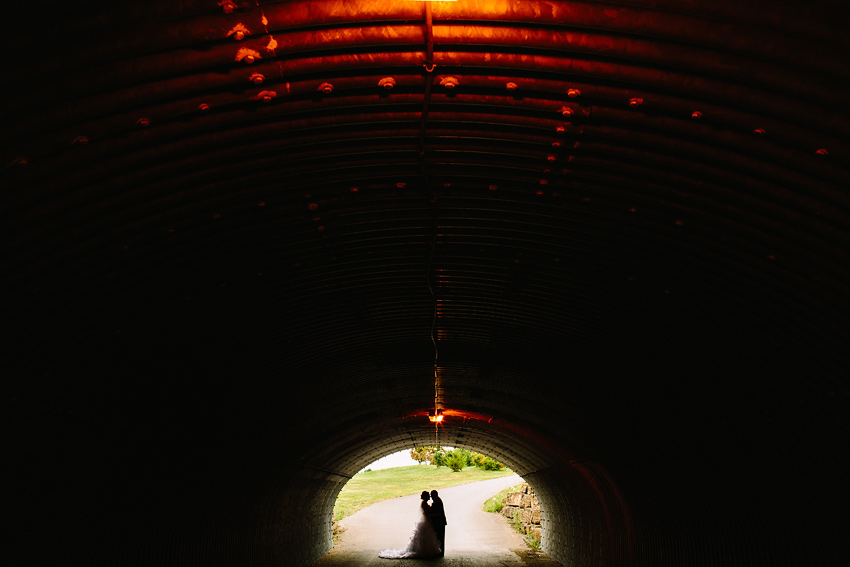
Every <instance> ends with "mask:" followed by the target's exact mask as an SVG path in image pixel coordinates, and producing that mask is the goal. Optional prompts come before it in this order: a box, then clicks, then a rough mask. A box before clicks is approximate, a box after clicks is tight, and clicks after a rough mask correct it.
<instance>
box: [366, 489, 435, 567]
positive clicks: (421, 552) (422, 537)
mask: <svg viewBox="0 0 850 567" xmlns="http://www.w3.org/2000/svg"><path fill="white" fill-rule="evenodd" d="M420 498H422V502H421V503H420V504H419V519H418V520H417V521H416V525H415V526H414V528H413V534H411V536H410V539H409V540H408V542H407V547H405V548H404V549H385V550H384V551H382V552H381V553H379V554H378V557H383V558H385V559H406V558H423V559H424V558H431V557H442V556H443V555H445V551H446V523H447V522H446V511H445V509H444V508H443V501H442V500H441V499H440V496H439V495H438V494H437V491H436V490H432V491H431V492H430V493H429V492H428V491H427V490H425V491H423V492H422V494H421V495H420ZM429 498H430V499H431V503H430V504H428V499H429Z"/></svg>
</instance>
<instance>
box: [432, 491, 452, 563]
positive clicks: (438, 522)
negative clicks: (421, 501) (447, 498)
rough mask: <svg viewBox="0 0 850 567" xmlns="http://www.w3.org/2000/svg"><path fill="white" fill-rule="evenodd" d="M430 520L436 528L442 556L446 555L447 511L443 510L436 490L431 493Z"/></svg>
mask: <svg viewBox="0 0 850 567" xmlns="http://www.w3.org/2000/svg"><path fill="white" fill-rule="evenodd" d="M428 519H429V520H431V525H432V526H434V531H435V532H437V539H439V540H440V555H439V557H442V556H444V555H445V554H446V524H447V523H448V522H446V510H445V509H444V508H443V501H442V500H441V499H440V497H439V496H438V495H437V491H436V490H432V491H431V513H430V514H428Z"/></svg>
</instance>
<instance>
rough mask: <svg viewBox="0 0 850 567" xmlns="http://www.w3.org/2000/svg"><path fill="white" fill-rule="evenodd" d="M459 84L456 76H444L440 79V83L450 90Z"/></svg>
mask: <svg viewBox="0 0 850 567" xmlns="http://www.w3.org/2000/svg"><path fill="white" fill-rule="evenodd" d="M459 84H460V82H459V81H458V80H457V79H456V78H455V77H443V78H442V79H440V85H442V86H444V87H445V88H447V89H449V90H451V89H453V88H455V87H457V86H458V85H459Z"/></svg>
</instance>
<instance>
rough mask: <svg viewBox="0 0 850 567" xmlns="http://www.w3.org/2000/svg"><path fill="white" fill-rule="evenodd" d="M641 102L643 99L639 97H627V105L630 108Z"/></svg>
mask: <svg viewBox="0 0 850 567" xmlns="http://www.w3.org/2000/svg"><path fill="white" fill-rule="evenodd" d="M642 104H643V99H642V98H640V97H634V98H630V99H629V106H631V107H632V108H637V107H638V106H640V105H642Z"/></svg>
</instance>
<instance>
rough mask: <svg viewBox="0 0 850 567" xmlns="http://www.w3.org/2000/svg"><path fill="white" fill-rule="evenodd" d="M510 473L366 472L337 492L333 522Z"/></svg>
mask: <svg viewBox="0 0 850 567" xmlns="http://www.w3.org/2000/svg"><path fill="white" fill-rule="evenodd" d="M512 474H514V472H513V471H511V470H508V469H504V470H501V471H485V470H481V469H479V468H476V467H466V468H465V469H463V470H462V471H460V472H452V471H451V469H449V468H448V467H435V466H432V465H412V466H409V467H395V468H391V469H383V470H380V471H365V472H362V473H358V474H356V475H354V477H353V478H352V479H351V480H350V481H348V484H346V485H345V487H344V488H343V489H342V490H341V491H340V493H339V498H337V501H336V505H335V506H334V520H341V519H343V518H345V517H346V516H350V515H351V514H353V513H354V512H356V511H357V510H360V509H362V508H365V507H367V506H371V505H372V504H374V503H375V502H380V501H381V500H387V499H389V498H396V497H398V496H407V495H408V494H419V493H420V492H422V491H423V490H426V489H427V490H434V489H436V490H439V489H441V488H446V487H448V486H456V485H458V484H466V483H468V482H478V481H479V480H488V479H491V478H499V477H502V476H510V475H512Z"/></svg>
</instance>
